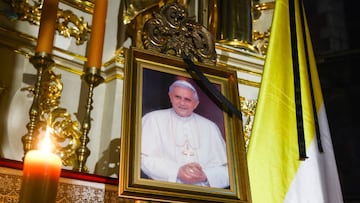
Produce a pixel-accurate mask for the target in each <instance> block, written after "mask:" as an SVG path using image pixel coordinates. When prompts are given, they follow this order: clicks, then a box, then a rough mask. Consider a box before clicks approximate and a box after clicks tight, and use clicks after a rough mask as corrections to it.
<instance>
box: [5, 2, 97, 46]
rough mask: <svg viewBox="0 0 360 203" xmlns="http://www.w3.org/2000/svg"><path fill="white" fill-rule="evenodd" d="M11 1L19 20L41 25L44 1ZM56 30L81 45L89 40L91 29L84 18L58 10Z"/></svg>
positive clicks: (68, 11) (70, 12)
mask: <svg viewBox="0 0 360 203" xmlns="http://www.w3.org/2000/svg"><path fill="white" fill-rule="evenodd" d="M33 2H34V3H33V4H30V3H29V2H28V0H11V2H10V5H11V7H12V9H13V10H14V12H15V13H16V16H17V19H18V20H25V21H28V22H29V23H31V24H34V25H39V24H40V16H41V9H42V3H41V2H42V1H33ZM56 29H57V30H58V31H59V34H60V35H63V36H64V37H74V38H75V39H76V44H77V45H81V44H83V43H84V42H85V41H87V40H88V35H89V33H90V31H91V29H90V28H89V27H88V24H87V22H84V18H83V17H78V16H76V15H75V14H74V13H73V12H72V11H70V10H62V9H58V13H57V26H56Z"/></svg>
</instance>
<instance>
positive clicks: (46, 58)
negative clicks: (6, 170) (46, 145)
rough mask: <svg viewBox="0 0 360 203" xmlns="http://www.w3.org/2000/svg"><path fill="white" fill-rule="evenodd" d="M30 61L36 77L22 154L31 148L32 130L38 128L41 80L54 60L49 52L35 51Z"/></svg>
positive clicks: (23, 138)
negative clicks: (35, 71)
mask: <svg viewBox="0 0 360 203" xmlns="http://www.w3.org/2000/svg"><path fill="white" fill-rule="evenodd" d="M30 63H32V64H33V66H34V67H35V68H36V70H37V77H36V82H35V86H34V89H33V90H32V92H33V94H34V99H33V103H32V105H31V107H30V110H29V118H30V121H29V123H28V124H27V125H26V128H27V129H28V132H27V134H25V135H24V136H23V137H22V142H23V147H24V154H26V153H27V152H28V151H29V150H31V149H33V140H34V132H35V129H37V128H38V125H39V120H40V119H39V116H40V102H39V98H40V96H41V95H40V94H41V91H40V89H41V82H42V79H43V74H44V72H45V71H46V70H48V69H49V68H51V67H52V66H53V65H54V60H53V59H52V57H51V55H50V54H47V53H46V52H37V53H35V55H34V56H32V57H31V58H30Z"/></svg>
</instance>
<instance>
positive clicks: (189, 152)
mask: <svg viewBox="0 0 360 203" xmlns="http://www.w3.org/2000/svg"><path fill="white" fill-rule="evenodd" d="M184 148H185V149H184V150H183V152H182V153H183V155H185V156H186V159H187V160H188V161H189V160H190V157H192V156H194V155H195V153H194V150H192V149H191V146H190V143H189V141H186V143H185V146H184Z"/></svg>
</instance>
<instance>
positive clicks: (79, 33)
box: [57, 9, 90, 45]
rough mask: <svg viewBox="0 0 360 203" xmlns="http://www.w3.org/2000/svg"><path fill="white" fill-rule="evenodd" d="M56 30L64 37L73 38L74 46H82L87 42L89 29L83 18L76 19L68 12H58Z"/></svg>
mask: <svg viewBox="0 0 360 203" xmlns="http://www.w3.org/2000/svg"><path fill="white" fill-rule="evenodd" d="M57 30H58V31H59V33H60V34H61V35H63V36H64V37H74V38H75V39H76V44H77V45H81V44H84V42H85V41H87V40H88V33H89V32H90V28H89V27H88V24H87V23H86V22H84V18H83V17H77V16H76V15H75V14H74V13H73V12H72V11H70V10H65V11H64V10H61V9H59V10H58V20H57Z"/></svg>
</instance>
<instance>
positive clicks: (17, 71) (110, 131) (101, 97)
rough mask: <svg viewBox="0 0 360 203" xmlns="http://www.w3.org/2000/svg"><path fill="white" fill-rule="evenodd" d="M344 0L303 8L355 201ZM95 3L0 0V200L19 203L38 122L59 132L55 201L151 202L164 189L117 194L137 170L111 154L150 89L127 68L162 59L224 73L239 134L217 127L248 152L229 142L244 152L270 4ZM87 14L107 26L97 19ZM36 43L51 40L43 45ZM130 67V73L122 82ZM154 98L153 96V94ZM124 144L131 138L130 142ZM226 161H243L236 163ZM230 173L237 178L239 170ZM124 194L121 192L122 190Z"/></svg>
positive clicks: (352, 87) (351, 64) (352, 82)
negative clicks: (232, 76) (237, 117)
mask: <svg viewBox="0 0 360 203" xmlns="http://www.w3.org/2000/svg"><path fill="white" fill-rule="evenodd" d="M347 1H350V0H343V1H340V2H334V1H332V0H327V1H322V2H317V1H304V3H305V8H306V11H307V12H308V22H309V29H310V33H311V35H312V41H313V46H314V52H315V56H316V62H317V67H318V71H319V77H320V81H321V85H322V91H323V94H324V101H325V106H326V110H327V116H328V120H329V126H330V132H331V136H332V140H333V143H334V152H335V157H336V160H337V166H338V171H339V176H340V182H341V187H342V193H343V197H344V202H346V203H356V202H360V194H359V193H358V189H357V188H358V187H357V186H358V184H359V181H360V175H359V173H358V171H359V169H360V160H359V157H360V154H359V152H360V151H359V149H358V147H357V144H360V143H359V141H360V140H359V138H358V136H356V135H357V134H358V133H357V132H358V130H359V127H358V126H357V125H356V123H355V120H356V119H355V116H356V115H357V114H356V111H354V110H355V109H356V108H357V103H356V99H354V98H355V97H354V93H355V92H358V91H359V80H356V78H355V77H356V75H355V74H353V72H354V70H355V68H356V64H358V62H359V60H360V57H359V54H360V51H359V49H358V47H359V41H358V40H354V39H356V36H354V35H356V32H355V31H354V30H352V29H354V27H355V26H353V25H354V23H356V22H354V19H356V16H353V15H355V14H354V12H350V10H351V11H352V10H354V9H355V8H358V7H356V6H353V2H351V3H350V2H347ZM49 2H50V4H51V3H54V2H55V3H57V5H58V9H57V10H55V11H54V10H52V11H51V9H50V11H48V14H49V17H47V18H46V19H47V21H49V19H51V18H52V17H53V18H55V22H56V23H55V30H54V38H53V39H51V38H52V37H51V33H50V35H49V33H45V32H46V30H45V31H44V33H41V31H40V29H39V28H40V26H42V25H41V22H43V20H42V19H43V18H41V17H42V11H43V12H44V10H45V8H46V6H47V5H46V3H49ZM95 2H99V1H96V0H32V1H28V0H1V1H0V54H1V63H2V65H1V70H0V73H1V74H0V180H1V181H0V182H1V183H2V185H5V187H1V186H0V188H1V190H0V202H18V201H19V193H20V190H21V181H22V172H23V171H22V170H23V161H24V154H25V153H26V152H28V151H30V150H31V149H33V147H34V145H35V144H37V142H39V140H40V138H39V137H38V136H37V135H38V134H39V133H42V132H41V130H39V129H45V127H46V126H47V125H51V126H52V127H53V128H54V129H56V132H57V137H56V138H53V139H55V140H56V141H57V144H56V149H57V151H56V153H57V154H61V161H62V165H61V168H62V171H61V177H60V180H59V185H58V189H57V202H109V203H110V202H111V203H113V202H126V203H128V202H135V203H147V202H157V201H158V200H159V199H158V198H159V197H160V198H161V195H158V196H157V194H156V188H158V187H159V188H163V187H166V186H167V185H165V186H164V185H162V184H155V185H151V184H150V186H149V185H147V184H148V183H147V182H146V181H143V182H136V183H135V185H136V184H138V185H141V186H144V187H139V188H135V189H134V191H133V192H134V194H136V195H138V196H137V197H133V196H132V197H130V196H131V195H130V196H129V197H127V195H128V194H125V192H124V191H123V190H126V189H127V188H126V186H127V185H126V184H124V185H123V183H120V182H123V181H122V179H125V180H128V181H129V182H131V180H132V179H131V178H129V177H127V176H128V173H130V174H131V172H129V171H127V170H129V169H128V168H131V167H134V168H137V167H139V166H138V164H136V163H135V164H133V165H125V166H123V165H121V164H120V162H121V160H120V157H122V158H124V157H125V158H126V161H127V162H133V160H132V159H131V156H129V155H128V154H131V153H134V152H133V151H132V150H134V151H135V152H136V148H135V149H133V148H130V149H128V148H127V150H125V152H124V150H123V149H122V148H121V147H123V146H124V145H125V144H124V142H125V141H123V140H122V138H123V137H122V135H123V134H124V133H127V130H126V129H128V128H130V129H133V128H134V129H136V126H137V117H139V113H138V111H137V110H136V109H137V108H136V107H141V104H140V100H141V98H142V97H143V96H144V95H146V94H145V93H150V92H141V90H140V89H141V86H140V85H141V83H142V82H143V81H142V80H141V78H142V75H141V72H136V71H134V70H132V69H135V68H138V67H137V66H153V64H155V63H163V64H165V65H164V66H163V67H162V69H160V70H161V71H164V72H166V74H175V73H179V72H180V73H181V74H182V75H186V76H187V75H189V74H188V73H187V72H186V69H185V68H183V67H184V62H182V60H181V59H182V57H184V56H187V57H190V58H191V60H193V61H195V64H198V66H200V68H203V69H204V70H207V71H208V72H206V71H205V72H206V73H207V74H208V75H210V76H213V77H212V78H214V79H213V80H220V81H222V79H223V78H222V77H224V78H225V80H226V81H225V82H224V84H225V86H226V85H228V86H227V87H228V88H229V90H224V92H225V93H226V94H227V95H230V97H231V95H233V92H234V91H236V94H238V95H239V97H237V98H232V99H233V100H232V101H234V102H235V103H238V105H236V107H238V110H239V111H241V115H242V121H241V125H240V126H241V127H242V129H240V130H239V129H236V128H235V129H232V127H229V126H231V124H229V125H227V126H225V128H231V129H232V130H234V131H237V130H239V131H241V132H242V133H241V135H242V137H243V138H242V139H241V140H242V141H241V142H240V143H241V144H242V145H243V146H244V149H245V150H241V149H240V148H241V147H238V146H234V150H235V151H236V150H238V152H239V154H240V155H239V156H240V158H243V157H244V156H245V154H246V149H247V147H248V143H249V140H250V139H251V129H252V124H253V119H254V116H255V110H256V103H257V98H258V93H259V88H260V84H261V77H262V71H263V67H264V63H265V58H266V54H267V48H268V43H269V39H270V34H271V33H270V30H271V24H272V17H273V11H274V7H275V5H276V2H275V1H274V0H240V1H237V0H236V1H233V0H224V1H217V0H201V1H197V0H103V1H101V2H102V3H99V4H101V5H102V6H104V7H103V8H101V6H100V8H99V10H96V13H95V7H94V5H95ZM324 2H327V5H328V6H327V7H326V8H324V7H323V4H324ZM355 4H356V3H355ZM96 9H98V8H96ZM101 9H103V10H101ZM95 14H96V15H98V16H100V17H98V18H97V19H103V20H105V21H104V22H102V21H100V22H99V21H96V19H95V18H94V16H95ZM50 16H52V17H50ZM47 21H45V20H44V22H47ZM324 22H326V23H324ZM183 23H184V24H183ZM185 23H186V26H185ZM44 24H45V25H46V23H44ZM350 25H352V26H350ZM189 27H191V29H188V28H189ZM94 28H96V29H94ZM185 28H186V29H185ZM101 29H103V32H101ZM97 30H100V32H97ZM189 30H190V31H189ZM339 30H346V31H344V32H339ZM97 34H98V35H97ZM41 38H42V39H45V40H46V39H48V40H50V41H52V42H53V43H51V44H50V45H49V44H48V43H46V42H43V41H41ZM49 38H50V39H49ZM102 38H103V39H104V40H103V42H102V41H101V39H102ZM99 39H100V42H99ZM163 39H166V40H167V41H166V43H165V42H164V40H163ZM41 43H43V47H41V46H40V45H41ZM44 50H45V51H44ZM44 53H45V54H44ZM155 58H156V59H155ZM142 64H145V65H142ZM208 67H210V68H208ZM214 67H215V68H214ZM131 68H132V69H131ZM203 69H202V70H203ZM228 72H231V73H234V74H235V75H236V81H235V83H232V82H231V79H230V80H229V78H227V75H226V74H228ZM127 73H129V74H130V75H133V76H132V77H131V79H129V78H127V77H128V75H126V74H127ZM217 75H219V77H215V76H217ZM126 78H127V79H126ZM138 80H139V81H138ZM139 83H140V84H139ZM229 83H230V85H229ZM135 84H136V85H135ZM232 84H235V85H236V87H233V86H232ZM132 85H134V87H131V86H132ZM124 87H126V88H127V89H125V88H124ZM141 93H143V94H142V95H141ZM129 95H131V100H130V99H129V97H130V96H129ZM133 95H134V96H133ZM150 95H151V94H150ZM156 96H157V95H156V94H154V95H151V96H150V97H154V98H153V100H156V99H155V98H156ZM132 97H134V98H132ZM144 97H145V96H144ZM138 98H139V99H138ZM349 102H350V104H349ZM134 106H135V107H134ZM124 107H125V108H124ZM127 107H129V108H127ZM130 107H131V108H130ZM141 108H143V109H145V107H144V106H142V107H141ZM124 118H126V120H125V121H124ZM231 122H232V121H230V122H229V123H231ZM124 129H125V130H124ZM135 131H136V130H135ZM121 141H123V143H121ZM126 142H129V143H130V142H136V139H133V138H131V139H130V138H128V139H126ZM133 145H136V144H133ZM136 161H138V160H137V158H136V157H135V162H136ZM235 165H236V167H240V168H243V167H244V166H243V165H242V164H241V163H238V162H237V161H235ZM24 170H25V169H24ZM240 171H241V170H240ZM236 175H239V176H244V177H246V172H245V171H244V172H242V171H241V174H236ZM119 178H120V180H119ZM239 179H240V180H241V181H240V182H241V183H243V184H244V185H245V187H240V188H241V189H239V191H237V192H238V193H240V194H241V195H240V196H241V198H243V199H242V201H243V202H247V201H248V199H247V198H248V193H247V192H248V188H247V187H248V183H247V179H246V178H244V179H242V178H239ZM135 180H137V179H136V178H135ZM119 184H120V185H121V186H120V188H122V189H120V192H119ZM124 188H125V189H124ZM136 189H139V190H136ZM184 189H187V188H184ZM144 191H145V192H144ZM154 191H155V194H152V195H150V196H151V197H153V198H148V196H145V195H144V196H143V195H142V192H144V193H146V192H153V193H154ZM121 192H124V194H125V195H123V196H119V193H121ZM167 192H169V193H170V194H173V195H175V196H177V197H176V198H175V199H170V200H175V201H176V200H181V198H182V197H181V195H182V194H183V193H182V192H181V191H180V192H179V191H177V190H176V189H174V190H170V189H169V191H165V192H164V194H165V196H166V193H167ZM129 194H130V193H129ZM199 194H201V195H199V196H200V199H202V200H204V201H206V200H207V199H206V198H207V196H210V197H211V198H215V199H216V198H219V199H221V197H227V196H230V197H229V198H230V199H231V198H232V196H231V195H228V194H224V193H222V192H221V191H220V192H219V191H218V190H214V192H210V193H209V192H205V191H199ZM193 195H194V196H196V195H197V194H193ZM192 197H193V196H191V194H190V195H189V196H188V197H186V196H184V197H183V198H184V199H186V198H190V199H191V198H192ZM160 200H161V199H160ZM163 201H167V199H165V200H163ZM219 201H220V200H219ZM220 202H221V201H220ZM225 202H226V198H225ZM249 202H250V201H249Z"/></svg>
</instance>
